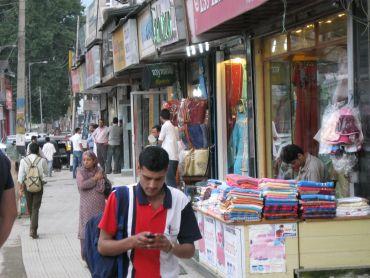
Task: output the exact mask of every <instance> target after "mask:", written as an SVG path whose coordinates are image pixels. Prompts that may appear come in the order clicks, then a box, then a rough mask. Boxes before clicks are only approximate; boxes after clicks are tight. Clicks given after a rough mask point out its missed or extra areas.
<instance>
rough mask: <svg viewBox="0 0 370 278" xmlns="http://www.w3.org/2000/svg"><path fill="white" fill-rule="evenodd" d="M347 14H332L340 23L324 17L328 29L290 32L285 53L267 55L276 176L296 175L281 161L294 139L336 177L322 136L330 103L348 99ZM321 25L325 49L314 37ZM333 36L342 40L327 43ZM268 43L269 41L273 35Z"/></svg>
mask: <svg viewBox="0 0 370 278" xmlns="http://www.w3.org/2000/svg"><path fill="white" fill-rule="evenodd" d="M344 17H345V16H344V15H341V16H340V17H339V15H335V16H332V17H331V20H332V22H334V21H335V22H336V23H338V24H339V27H338V26H337V25H336V24H331V23H329V22H328V21H329V19H325V20H322V22H325V24H326V26H325V31H324V29H323V28H322V27H321V30H320V29H319V28H320V23H319V22H321V21H319V22H312V23H309V24H306V25H304V26H302V27H298V28H296V29H294V30H292V31H289V32H288V38H290V41H289V43H288V45H289V47H288V51H287V52H286V55H279V57H278V58H273V57H270V54H271V53H270V52H269V53H267V59H266V62H265V74H267V75H268V76H267V77H266V80H268V83H269V85H268V88H267V89H268V90H269V92H270V94H271V130H272V131H271V134H272V138H271V142H272V147H271V157H272V160H273V162H272V170H273V171H272V173H273V177H275V178H285V179H287V178H288V179H289V178H294V174H293V171H292V170H291V169H290V167H289V165H284V163H282V162H281V161H280V159H279V156H280V152H281V149H282V148H283V147H284V146H286V145H288V144H291V143H294V144H296V145H299V146H300V147H302V149H303V150H304V151H305V152H309V153H311V154H313V155H315V156H319V157H320V158H321V159H322V160H323V162H324V163H326V166H327V170H328V171H327V175H328V176H327V178H328V179H336V178H334V177H333V176H332V170H331V169H332V166H331V165H330V162H331V161H330V159H329V155H328V154H327V152H321V151H319V143H318V141H317V140H319V139H320V138H319V137H318V134H320V133H318V132H319V130H320V128H321V125H322V121H323V116H324V114H325V113H326V112H327V111H328V107H329V105H336V106H342V105H345V104H346V103H347V100H348V65H347V45H346V40H345V37H344V39H343V33H340V32H341V31H340V30H342V27H341V25H340V23H342V22H343V18H344ZM315 26H319V28H315ZM329 26H331V29H330V28H329ZM318 29H319V30H320V31H319V32H320V33H319V35H322V37H321V40H324V38H326V39H325V40H326V42H327V43H326V44H325V47H321V46H320V43H319V42H318V41H316V40H315V38H316V37H317V35H316V33H317V32H318V31H317V30H318ZM334 29H335V30H334ZM337 29H338V30H337ZM339 33H340V34H341V35H339ZM324 34H327V35H324ZM328 34H332V35H328ZM334 34H336V35H334ZM344 36H345V33H344ZM329 37H331V38H334V37H336V38H342V39H343V40H335V41H333V42H328V41H329V39H328V38H329ZM266 42H267V44H268V45H270V42H271V39H267V40H266ZM307 48H309V49H307ZM314 138H315V139H316V140H315V139H314ZM347 187H348V186H347Z"/></svg>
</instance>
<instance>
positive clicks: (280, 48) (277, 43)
mask: <svg viewBox="0 0 370 278" xmlns="http://www.w3.org/2000/svg"><path fill="white" fill-rule="evenodd" d="M264 45H265V48H264V53H265V56H266V57H270V56H275V55H279V54H283V53H286V52H287V51H288V36H287V34H282V35H276V36H273V37H271V38H268V39H266V40H265V43H264Z"/></svg>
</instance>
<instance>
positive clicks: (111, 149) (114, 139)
mask: <svg viewBox="0 0 370 278" xmlns="http://www.w3.org/2000/svg"><path fill="white" fill-rule="evenodd" d="M122 136H123V128H122V127H121V126H118V118H117V117H116V118H113V125H112V126H110V127H109V128H108V153H107V162H106V165H105V172H106V173H107V174H110V173H111V172H112V157H113V162H114V170H113V174H119V173H121V164H120V153H121V152H122V146H121V141H122Z"/></svg>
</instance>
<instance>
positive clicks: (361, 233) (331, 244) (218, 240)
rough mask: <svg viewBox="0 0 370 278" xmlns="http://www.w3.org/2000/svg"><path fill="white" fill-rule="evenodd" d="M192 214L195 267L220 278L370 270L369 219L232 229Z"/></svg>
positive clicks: (199, 213) (217, 220) (268, 223)
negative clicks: (197, 232) (196, 229)
mask: <svg viewBox="0 0 370 278" xmlns="http://www.w3.org/2000/svg"><path fill="white" fill-rule="evenodd" d="M195 210H196V212H197V218H198V224H199V227H200V230H201V232H202V235H203V239H202V240H200V241H199V242H197V249H198V250H199V262H200V263H201V264H202V265H203V266H205V267H207V268H209V269H210V270H212V271H214V272H215V273H217V274H218V275H220V276H222V277H294V272H295V271H296V270H300V271H304V270H305V269H333V268H338V267H341V268H343V267H345V268H356V267H361V266H362V267H363V266H370V240H369V239H370V217H355V218H354V217H352V218H334V219H325V220H306V221H301V220H295V221H284V220H283V221H280V220H279V221H267V220H262V221H260V222H239V223H230V222H227V221H224V220H223V219H222V218H221V217H218V216H217V215H213V214H212V213H207V212H203V211H201V210H198V209H195Z"/></svg>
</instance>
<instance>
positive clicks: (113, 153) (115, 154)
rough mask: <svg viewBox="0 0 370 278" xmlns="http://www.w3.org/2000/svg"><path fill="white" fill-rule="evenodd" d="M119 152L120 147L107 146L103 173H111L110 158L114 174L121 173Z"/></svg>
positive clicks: (120, 150)
mask: <svg viewBox="0 0 370 278" xmlns="http://www.w3.org/2000/svg"><path fill="white" fill-rule="evenodd" d="M121 152H122V149H121V146H120V145H117V146H113V145H109V146H108V152H107V161H106V164H105V172H106V173H107V174H110V173H111V172H112V158H113V163H114V169H113V172H114V173H115V174H117V173H120V172H121V161H120V160H121V159H120V157H121V156H120V154H121Z"/></svg>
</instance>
